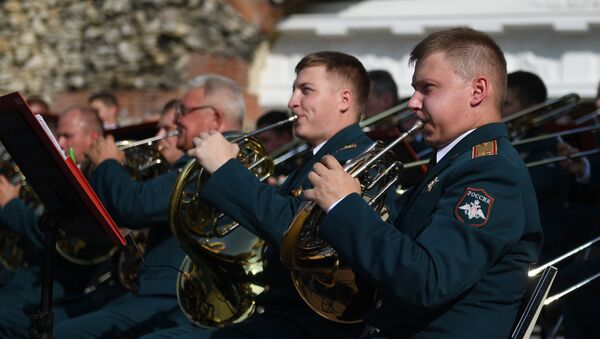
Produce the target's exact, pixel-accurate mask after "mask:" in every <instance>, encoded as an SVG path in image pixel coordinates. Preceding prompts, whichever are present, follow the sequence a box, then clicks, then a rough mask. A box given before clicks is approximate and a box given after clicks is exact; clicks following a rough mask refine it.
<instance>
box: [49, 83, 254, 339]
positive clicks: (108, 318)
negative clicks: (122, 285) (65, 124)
mask: <svg viewBox="0 0 600 339" xmlns="http://www.w3.org/2000/svg"><path fill="white" fill-rule="evenodd" d="M224 99H225V100H224ZM244 113H245V104H244V100H243V95H242V93H241V91H240V89H239V86H238V85H237V84H236V83H235V82H234V81H232V80H230V79H227V78H224V77H221V76H217V75H205V76H200V77H197V78H195V79H193V80H192V82H190V85H189V88H188V91H187V92H186V93H185V95H184V96H183V98H182V100H181V104H180V105H178V106H176V107H172V108H171V109H169V110H168V112H165V114H164V115H163V119H161V121H162V124H163V125H165V127H168V128H167V129H169V130H173V129H175V128H177V130H178V132H179V133H178V135H177V141H176V145H177V148H179V151H176V150H175V149H174V148H173V147H172V145H173V144H172V141H169V140H168V139H167V140H161V145H162V146H164V147H163V148H162V150H161V151H162V152H170V153H171V155H167V156H165V159H167V160H168V159H176V158H178V159H177V161H176V162H175V164H172V168H171V170H169V171H168V172H166V173H164V174H162V175H159V176H157V177H154V178H152V179H148V180H145V181H142V182H140V181H136V180H134V179H133V178H132V177H131V176H130V174H129V173H128V172H127V171H126V169H125V168H124V167H123V166H121V163H120V161H119V160H121V159H122V158H123V155H122V154H121V152H120V151H119V150H118V148H117V146H116V145H115V142H114V140H112V138H110V137H109V138H103V139H99V141H98V142H96V144H95V145H94V146H93V147H92V149H91V150H90V152H88V154H89V156H90V158H91V159H92V161H93V162H94V163H97V166H96V169H95V171H94V173H93V175H92V177H91V178H90V184H91V185H92V187H93V188H94V190H95V191H96V193H97V194H98V197H99V198H100V200H102V202H103V204H104V206H105V207H106V209H107V210H108V211H109V213H110V214H111V216H112V217H113V218H114V219H115V221H116V222H117V224H119V225H122V226H126V227H128V228H131V229H144V228H147V229H148V240H147V245H146V252H145V255H144V261H145V263H146V266H148V267H146V266H142V267H140V268H139V288H138V290H137V291H131V292H129V293H126V294H125V295H123V296H122V297H120V298H118V299H116V300H114V301H113V302H111V303H109V304H107V305H106V306H105V307H103V308H101V309H100V310H97V311H95V312H91V313H88V314H84V315H82V316H79V317H77V318H74V319H71V320H69V321H67V322H63V323H61V324H59V325H58V326H57V327H56V329H55V335H56V337H57V338H90V337H93V338H98V337H122V338H123V337H128V338H131V337H139V336H140V335H143V334H145V333H148V332H152V331H156V330H160V329H164V328H169V327H173V326H177V325H182V324H186V323H187V322H188V320H187V319H186V318H185V316H184V315H183V314H182V313H181V311H180V308H179V305H178V302H177V298H176V290H175V285H176V284H175V283H176V280H177V275H178V271H177V268H178V267H179V265H180V263H181V261H182V260H183V258H184V253H183V251H182V249H181V248H180V246H179V244H178V243H177V241H176V240H175V238H174V237H173V236H172V234H171V230H170V228H169V220H168V209H169V196H170V194H171V190H172V189H173V186H174V184H175V181H176V179H177V176H178V174H179V169H180V168H181V167H183V165H185V163H186V162H187V160H189V159H188V158H187V157H185V156H183V154H182V152H181V150H186V149H189V148H192V146H193V144H192V138H193V137H194V136H197V135H198V134H199V133H200V132H202V131H207V130H209V129H215V130H219V131H223V132H224V131H230V130H239V129H240V128H241V125H242V121H243V118H244ZM177 152H178V154H179V157H177V156H172V155H173V153H177Z"/></svg>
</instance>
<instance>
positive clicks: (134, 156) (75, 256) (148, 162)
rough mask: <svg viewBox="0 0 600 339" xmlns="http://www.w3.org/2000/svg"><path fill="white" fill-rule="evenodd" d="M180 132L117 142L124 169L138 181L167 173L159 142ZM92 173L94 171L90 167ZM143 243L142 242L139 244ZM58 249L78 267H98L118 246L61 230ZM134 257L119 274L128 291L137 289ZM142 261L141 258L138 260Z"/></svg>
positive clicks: (123, 263) (123, 261) (123, 260)
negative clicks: (158, 145) (68, 233)
mask: <svg viewBox="0 0 600 339" xmlns="http://www.w3.org/2000/svg"><path fill="white" fill-rule="evenodd" d="M176 134H177V132H176V131H175V132H171V133H168V134H167V135H164V136H158V137H152V138H148V139H144V140H140V141H135V142H134V141H120V142H117V143H116V144H117V147H118V148H119V150H121V151H123V152H124V153H125V159H124V164H123V166H124V167H125V168H126V169H127V170H128V172H129V173H130V174H131V175H132V176H133V177H134V178H135V179H136V180H145V179H148V178H151V177H154V176H157V175H159V174H161V173H164V172H165V171H166V170H167V169H168V167H167V166H166V165H165V162H164V161H163V160H162V159H161V156H160V153H159V152H158V148H157V147H156V143H155V142H156V141H158V140H161V139H164V138H168V137H171V136H173V135H176ZM89 170H90V172H91V171H93V169H91V168H89ZM142 232H143V231H135V233H136V236H137V237H139V240H142V238H143V234H141V233H142ZM140 242H141V241H140ZM56 250H57V252H58V253H59V254H60V255H61V256H62V257H63V258H65V259H66V260H68V261H70V262H72V263H74V264H78V265H95V264H99V263H102V262H104V261H106V260H108V259H110V258H111V257H112V256H113V255H114V254H115V253H116V252H117V250H118V247H117V246H115V245H112V244H107V243H100V242H93V241H89V240H83V239H80V238H74V237H70V236H68V235H67V234H66V233H65V232H64V231H63V230H62V229H59V230H58V233H57V239H56ZM131 252H132V254H131V257H132V258H129V257H128V256H127V255H125V256H126V257H127V258H122V257H123V256H122V257H121V258H120V260H119V273H120V275H121V277H122V278H124V279H122V283H123V285H124V286H126V287H128V288H132V289H134V288H135V286H136V285H137V265H133V264H132V265H128V264H129V263H131V262H136V263H137V262H138V260H136V259H135V257H136V256H139V255H138V254H137V253H138V252H137V251H135V250H134V251H131ZM138 259H139V258H138Z"/></svg>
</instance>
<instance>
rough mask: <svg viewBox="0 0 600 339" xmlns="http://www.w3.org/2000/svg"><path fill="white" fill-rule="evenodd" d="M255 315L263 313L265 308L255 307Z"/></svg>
mask: <svg viewBox="0 0 600 339" xmlns="http://www.w3.org/2000/svg"><path fill="white" fill-rule="evenodd" d="M256 313H258V314H263V313H265V307H264V306H257V307H256Z"/></svg>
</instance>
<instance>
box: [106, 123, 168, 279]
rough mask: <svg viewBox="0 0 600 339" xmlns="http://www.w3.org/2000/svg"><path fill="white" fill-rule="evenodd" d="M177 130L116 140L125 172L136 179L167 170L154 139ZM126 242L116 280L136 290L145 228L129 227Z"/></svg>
mask: <svg viewBox="0 0 600 339" xmlns="http://www.w3.org/2000/svg"><path fill="white" fill-rule="evenodd" d="M177 134H178V131H176V130H175V131H170V132H168V133H166V134H165V135H158V136H154V137H151V138H147V139H143V140H139V141H131V140H124V141H119V142H117V143H116V145H117V147H118V148H119V150H120V151H123V152H124V153H125V158H124V160H123V166H124V167H125V169H127V171H128V172H129V174H130V175H131V176H132V177H133V178H134V179H135V180H139V181H144V180H147V179H151V178H154V177H156V176H159V175H161V174H163V173H165V172H167V171H168V170H169V165H168V164H167V163H166V161H164V159H163V158H162V156H161V154H160V149H159V146H158V143H157V141H160V140H162V139H166V138H170V137H173V136H176V135H177ZM129 235H130V237H129V239H131V240H132V241H131V242H129V241H128V245H127V246H126V247H125V248H124V249H123V250H122V251H121V255H120V256H119V260H118V271H119V280H120V281H121V284H122V285H123V286H125V288H127V289H129V290H131V291H137V289H138V287H139V273H138V271H139V270H138V268H139V266H140V264H141V263H142V261H143V260H142V256H143V255H144V254H145V252H146V245H147V240H148V229H144V230H131V231H130V234H129Z"/></svg>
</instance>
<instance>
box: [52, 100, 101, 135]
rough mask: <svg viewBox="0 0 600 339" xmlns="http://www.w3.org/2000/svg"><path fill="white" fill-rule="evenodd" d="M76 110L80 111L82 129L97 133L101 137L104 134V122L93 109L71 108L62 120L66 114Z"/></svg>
mask: <svg viewBox="0 0 600 339" xmlns="http://www.w3.org/2000/svg"><path fill="white" fill-rule="evenodd" d="M74 110H77V111H79V114H78V119H79V121H80V122H81V124H82V127H83V128H84V129H87V130H88V131H90V132H93V131H96V132H98V133H99V134H100V135H102V134H103V133H104V129H103V128H102V121H101V120H100V118H99V117H98V114H97V113H96V112H95V111H94V110H93V109H91V108H89V107H86V106H72V107H69V108H67V109H65V110H64V111H63V112H62V114H61V117H60V119H63V116H64V115H65V113H67V112H70V111H74Z"/></svg>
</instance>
